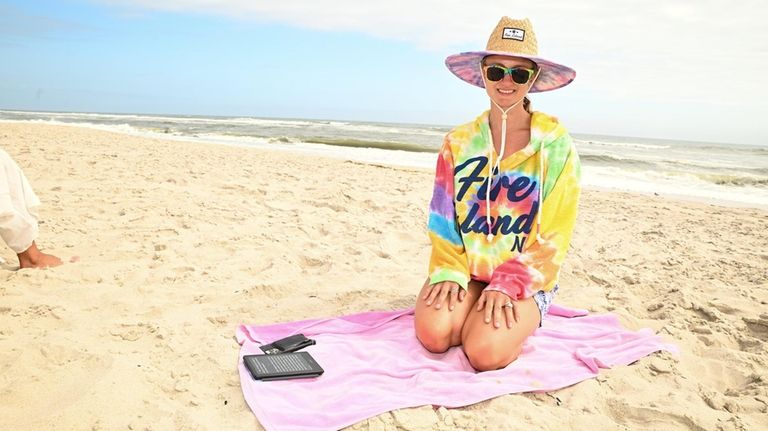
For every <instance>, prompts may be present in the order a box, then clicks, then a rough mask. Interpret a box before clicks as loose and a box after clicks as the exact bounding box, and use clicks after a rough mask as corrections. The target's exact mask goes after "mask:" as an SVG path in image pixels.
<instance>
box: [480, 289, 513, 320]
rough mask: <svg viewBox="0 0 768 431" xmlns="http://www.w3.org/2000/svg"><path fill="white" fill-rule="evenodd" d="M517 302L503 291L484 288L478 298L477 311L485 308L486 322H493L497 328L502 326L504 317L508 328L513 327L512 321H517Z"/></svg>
mask: <svg viewBox="0 0 768 431" xmlns="http://www.w3.org/2000/svg"><path fill="white" fill-rule="evenodd" d="M515 302H516V301H513V300H512V299H510V297H509V296H507V295H505V294H503V293H501V292H497V291H488V290H484V291H483V293H482V294H480V298H479V299H478V300H477V311H481V310H483V308H485V323H491V322H493V326H494V327H495V328H500V327H501V321H502V319H504V320H505V321H506V322H507V328H511V327H512V323H513V322H517V310H516V308H515Z"/></svg>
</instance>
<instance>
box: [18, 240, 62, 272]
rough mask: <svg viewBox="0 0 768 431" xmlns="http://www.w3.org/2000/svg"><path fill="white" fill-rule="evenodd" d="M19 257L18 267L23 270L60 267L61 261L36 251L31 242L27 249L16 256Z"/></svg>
mask: <svg viewBox="0 0 768 431" xmlns="http://www.w3.org/2000/svg"><path fill="white" fill-rule="evenodd" d="M17 256H18V257H19V266H20V267H21V269H24V268H49V267H54V266H59V265H61V263H62V262H61V259H59V258H58V257H56V256H54V255H52V254H46V253H43V252H42V251H40V250H38V248H37V245H36V244H35V243H34V242H32V245H31V246H29V248H28V249H26V250H24V251H22V252H21V253H19V254H18V255H17Z"/></svg>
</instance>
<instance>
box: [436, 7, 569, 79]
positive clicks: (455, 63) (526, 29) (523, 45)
mask: <svg viewBox="0 0 768 431" xmlns="http://www.w3.org/2000/svg"><path fill="white" fill-rule="evenodd" d="M488 55H507V56H513V57H521V58H527V59H529V60H531V61H533V62H534V63H536V65H537V66H538V68H539V69H540V72H539V77H538V79H536V81H535V82H534V84H533V87H532V88H531V89H530V92H531V93H537V92H542V91H550V90H555V89H558V88H560V87H565V86H566V85H568V84H570V83H571V82H573V79H574V78H576V71H575V70H573V69H571V68H570V67H568V66H564V65H562V64H558V63H555V62H553V61H550V60H547V59H544V58H542V57H539V49H538V46H537V44H536V35H535V34H534V32H533V25H532V24H531V22H530V21H529V20H528V18H526V19H523V20H517V19H512V18H509V17H506V16H505V17H503V18H501V21H499V23H498V24H497V25H496V28H495V29H494V30H493V33H491V37H490V38H489V39H488V45H486V48H485V51H472V52H462V53H460V54H454V55H451V56H449V57H448V58H446V59H445V65H446V66H448V70H450V71H451V72H452V73H453V74H454V75H456V76H458V77H459V78H460V79H461V80H463V81H466V82H468V83H470V84H472V85H475V86H477V87H481V88H485V83H484V82H483V77H482V70H481V67H482V66H481V64H480V63H481V61H482V60H483V57H486V56H488Z"/></svg>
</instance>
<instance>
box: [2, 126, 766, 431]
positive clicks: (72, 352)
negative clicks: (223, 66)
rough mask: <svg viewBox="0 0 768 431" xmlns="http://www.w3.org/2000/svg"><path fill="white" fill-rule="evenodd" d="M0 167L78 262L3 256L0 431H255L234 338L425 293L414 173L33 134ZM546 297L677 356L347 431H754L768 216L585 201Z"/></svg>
mask: <svg viewBox="0 0 768 431" xmlns="http://www.w3.org/2000/svg"><path fill="white" fill-rule="evenodd" d="M0 147H2V148H3V149H5V150H6V151H8V152H9V153H10V154H11V156H12V157H14V159H15V160H16V161H17V162H18V163H19V165H21V166H22V168H23V169H24V171H25V173H26V175H27V177H28V178H29V180H30V181H31V183H32V186H33V187H34V188H35V190H36V192H37V194H38V195H39V197H40V198H41V200H42V201H43V207H42V209H41V215H42V224H41V234H40V238H39V241H38V242H39V245H40V246H41V247H42V248H43V249H44V250H47V251H49V252H53V253H55V254H57V255H59V256H61V257H62V258H64V259H69V258H70V257H72V256H79V257H80V261H79V262H77V263H70V264H67V265H65V266H62V267H59V268H55V269H49V270H21V271H18V270H16V268H17V262H16V258H15V255H14V254H13V253H12V252H11V251H10V250H9V249H7V248H2V247H0V258H2V260H3V261H4V262H3V263H0V369H2V374H0V400H2V401H1V402H0V429H8V430H22V429H23V430H52V429H54V430H58V429H61V430H69V429H77V430H82V429H87V430H113V429H132V430H144V429H151V430H176V429H204V430H208V429H211V430H224V429H227V430H228V429H261V427H260V425H259V424H258V422H257V420H256V419H255V417H254V416H253V414H252V413H251V411H250V410H249V409H248V407H247V406H246V404H245V402H244V400H243V397H242V394H241V392H240V384H239V379H238V374H237V371H236V365H237V360H238V350H239V348H238V347H239V346H238V345H237V343H236V342H235V340H234V337H233V335H234V330H235V327H236V325H238V324H240V323H244V322H247V323H268V322H280V321H290V320H297V319H306V318H312V317H321V316H331V315H340V314H347V313H354V312H361V311H367V310H391V309H399V308H404V307H409V306H411V305H412V304H413V303H414V301H415V296H416V293H417V291H418V289H419V287H420V286H421V283H422V282H423V281H424V278H425V276H426V267H427V261H428V255H429V242H428V239H427V236H426V230H425V221H426V210H427V205H428V201H429V198H430V194H431V185H432V173H431V172H429V171H424V170H417V169H406V168H392V167H385V166H375V165H366V164H361V163H357V162H349V161H343V160H334V159H319V158H312V157H308V156H300V155H291V154H288V153H277V152H268V151H262V150H253V149H243V148H235V147H227V146H220V145H207V144H199V143H185V142H177V141H163V140H153V139H146V138H140V137H133V136H127V135H121V134H114V133H109V132H104V131H97V130H91V129H85V128H78V127H66V126H51V125H43V124H21V123H0ZM561 287H562V289H561V294H560V295H559V296H558V299H557V300H558V301H559V302H561V303H563V304H566V305H570V306H577V307H583V308H587V309H589V310H591V311H594V312H598V313H602V312H614V313H617V314H618V315H619V316H620V318H621V321H622V323H623V324H625V325H626V326H627V327H628V328H631V329H639V328H641V327H650V328H653V329H654V330H656V331H658V332H659V333H660V334H662V335H663V336H664V337H665V338H666V339H667V340H669V341H673V342H675V343H677V345H678V346H679V347H680V350H681V354H680V356H679V357H674V356H673V355H671V354H668V353H657V354H654V355H651V356H649V357H646V358H644V359H642V360H640V361H638V362H637V363H635V364H633V365H631V366H627V367H619V368H615V369H612V370H606V371H604V372H603V373H602V374H601V375H600V376H599V377H598V378H597V379H593V380H588V381H585V382H582V383H579V384H577V385H575V386H572V387H569V388H565V389H562V390H560V391H556V392H552V393H548V394H519V395H507V396H503V397H499V398H496V399H493V400H490V401H486V402H482V403H479V404H476V405H472V406H468V407H465V408H460V409H451V410H446V409H444V408H440V409H438V410H434V409H433V408H432V407H431V406H425V407H421V408H415V409H405V410H399V411H395V412H391V413H385V414H382V415H380V416H378V417H375V418H371V419H369V420H367V421H364V422H362V423H359V424H357V425H354V426H352V427H351V429H355V430H358V429H359V430H368V429H371V430H388V429H392V430H394V429H403V430H422V429H423V430H430V429H435V430H449V429H470V430H491V429H493V430H507V429H508V430H517V429H520V430H529V429H538V430H558V431H561V430H563V429H589V430H593V429H631V430H637V429H641V430H642V429H649V430H650V429H665V430H677V429H681V430H682V429H686V430H687V429H693V430H718V429H723V430H759V429H768V414H766V413H767V412H768V410H767V409H768V389H767V387H768V373H767V372H766V370H767V369H768V367H766V365H767V364H768V352H766V346H765V341H766V338H768V307H766V303H768V212H766V211H764V210H759V209H748V208H732V207H725V206H715V205H708V204H704V203H695V202H686V201H681V200H673V199H668V198H664V197H659V196H644V195H637V194H626V193H617V192H606V191H595V190H586V191H585V192H584V194H583V198H582V204H581V211H580V215H579V221H578V223H577V227H576V232H575V236H574V240H573V243H572V249H571V252H570V255H569V257H568V259H567V262H566V264H565V266H564V268H563V271H562V280H561Z"/></svg>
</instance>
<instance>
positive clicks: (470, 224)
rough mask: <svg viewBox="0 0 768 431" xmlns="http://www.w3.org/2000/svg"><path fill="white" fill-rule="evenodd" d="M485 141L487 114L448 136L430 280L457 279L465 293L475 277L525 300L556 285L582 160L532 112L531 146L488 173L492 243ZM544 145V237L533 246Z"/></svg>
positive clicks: (439, 176)
mask: <svg viewBox="0 0 768 431" xmlns="http://www.w3.org/2000/svg"><path fill="white" fill-rule="evenodd" d="M490 142H491V139H490V129H489V125H488V111H486V112H484V113H483V114H481V115H480V116H479V117H477V118H476V119H475V120H474V121H472V122H469V123H467V124H464V125H462V126H459V127H457V128H455V129H453V130H452V131H451V132H449V133H448V135H447V136H446V137H445V142H444V144H443V147H442V148H441V150H440V154H439V156H438V161H437V169H436V174H435V188H434V192H433V195H432V202H431V204H430V208H429V209H430V212H429V225H428V229H429V237H430V239H431V241H432V256H431V258H430V263H429V274H430V283H431V284H434V283H439V282H441V281H454V282H456V283H458V284H459V285H460V286H461V287H463V288H465V289H466V288H467V284H468V283H469V280H470V279H473V280H478V281H482V282H485V283H488V286H487V287H486V289H487V290H497V291H501V292H504V293H506V294H507V295H509V296H510V297H511V298H512V299H520V298H527V297H530V296H532V295H534V294H535V293H536V292H537V291H539V290H543V291H549V290H551V289H552V288H553V287H554V286H555V284H556V283H557V281H558V280H557V279H558V274H559V271H560V266H561V265H562V262H563V260H564V259H565V255H566V252H567V250H568V245H569V243H570V240H571V235H572V233H573V227H574V223H575V221H576V212H577V207H578V201H579V194H580V190H581V188H580V185H579V179H580V164H579V158H578V155H577V154H576V150H575V148H574V144H573V141H572V139H571V137H570V135H569V134H568V132H567V131H566V130H565V128H564V127H563V126H562V125H561V124H560V123H559V122H558V121H557V119H556V118H554V117H551V116H549V115H546V114H544V113H541V112H534V113H533V115H532V117H531V139H530V142H529V144H528V146H526V147H525V148H523V149H521V150H520V151H517V152H516V153H514V154H512V155H509V156H507V157H506V158H504V159H503V160H502V161H501V164H500V167H499V170H498V171H497V172H495V173H494V175H493V184H492V187H491V195H490V198H491V199H490V200H491V214H490V215H491V232H492V233H493V234H494V235H493V236H492V237H491V239H490V240H489V239H488V238H487V234H488V223H487V222H486V201H485V196H486V187H487V182H488V179H487V177H488V152H489V148H492V146H490ZM542 145H543V148H544V151H543V157H544V172H543V177H544V189H543V202H544V204H543V207H542V208H541V235H542V237H543V240H542V241H537V240H536V238H537V234H538V233H539V232H538V228H537V220H536V217H537V216H538V215H537V212H538V205H539V202H538V200H539V189H538V188H539V187H540V184H541V181H540V179H541V177H542V172H539V157H542V152H541V151H540V149H541V148H542ZM496 157H497V155H496V154H495V152H494V154H493V158H494V160H495V159H496Z"/></svg>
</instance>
